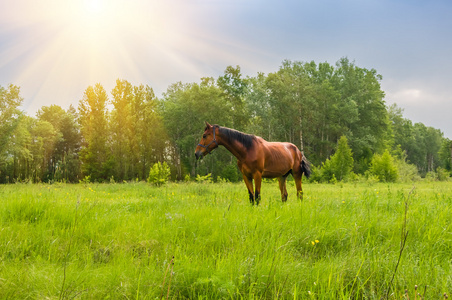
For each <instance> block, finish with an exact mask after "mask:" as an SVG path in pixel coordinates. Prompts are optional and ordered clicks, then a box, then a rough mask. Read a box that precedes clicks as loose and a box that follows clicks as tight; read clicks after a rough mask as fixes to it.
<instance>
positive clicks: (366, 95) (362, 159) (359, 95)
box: [334, 58, 392, 172]
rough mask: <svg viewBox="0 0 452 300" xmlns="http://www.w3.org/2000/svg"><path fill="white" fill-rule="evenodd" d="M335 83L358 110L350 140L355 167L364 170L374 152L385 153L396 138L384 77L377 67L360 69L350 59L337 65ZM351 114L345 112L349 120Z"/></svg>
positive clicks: (345, 100)
mask: <svg viewBox="0 0 452 300" xmlns="http://www.w3.org/2000/svg"><path fill="white" fill-rule="evenodd" d="M336 67H337V69H336V72H335V75H334V77H335V78H334V82H335V86H336V88H337V89H338V91H339V93H340V95H341V102H343V103H345V106H346V107H347V110H349V107H350V108H352V107H353V110H355V112H357V115H356V116H357V118H356V119H354V118H353V116H354V115H355V114H354V113H353V114H350V115H351V116H352V121H346V123H347V127H348V130H349V134H347V136H348V137H349V143H350V147H351V148H352V150H353V153H354V159H355V170H357V171H358V172H363V171H364V170H365V169H366V168H367V166H368V163H369V162H370V160H371V158H372V155H373V154H374V153H381V152H383V151H384V149H387V148H388V147H389V146H390V143H391V141H392V134H391V128H390V126H389V117H388V113H387V110H386V105H385V102H384V100H383V98H384V92H383V91H382V90H381V87H380V81H381V80H382V76H381V75H379V74H377V72H376V70H374V69H371V70H367V69H364V68H359V67H357V66H355V65H354V63H351V62H350V61H349V60H348V59H347V58H342V59H340V60H339V61H338V62H337V64H336ZM348 117H349V114H348V113H347V114H343V118H345V119H347V118H348Z"/></svg>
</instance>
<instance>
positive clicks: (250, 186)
mask: <svg viewBox="0 0 452 300" xmlns="http://www.w3.org/2000/svg"><path fill="white" fill-rule="evenodd" d="M243 181H245V185H246V188H247V189H248V194H249V196H250V203H251V204H253V205H254V193H253V178H252V177H248V176H246V175H245V174H243Z"/></svg>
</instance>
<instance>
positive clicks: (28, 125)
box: [0, 58, 452, 183]
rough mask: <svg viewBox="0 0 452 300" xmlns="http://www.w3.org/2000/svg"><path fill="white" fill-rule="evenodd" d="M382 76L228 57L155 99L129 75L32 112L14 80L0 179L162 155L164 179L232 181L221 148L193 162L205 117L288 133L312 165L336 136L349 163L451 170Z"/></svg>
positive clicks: (111, 172) (4, 101)
mask: <svg viewBox="0 0 452 300" xmlns="http://www.w3.org/2000/svg"><path fill="white" fill-rule="evenodd" d="M381 80H382V76H381V75H379V74H378V73H377V72H376V70H374V69H371V70H368V69H365V68H361V67H358V66H356V65H355V64H354V62H351V61H349V60H348V59H347V58H342V59H340V60H339V61H338V62H337V63H336V64H335V65H331V64H329V63H327V62H325V63H319V64H317V63H315V62H299V61H290V60H285V61H283V62H282V64H281V66H280V68H279V70H277V71H275V72H272V73H269V74H263V73H258V74H257V75H256V76H253V77H250V76H247V77H244V76H243V75H242V74H241V70H240V67H239V66H236V67H232V66H228V67H227V68H226V69H225V71H224V73H223V74H222V75H221V76H219V77H218V78H212V77H205V78H201V79H200V81H199V82H194V83H182V82H177V83H174V84H172V85H170V86H169V87H168V89H167V91H166V92H165V93H163V95H162V97H160V98H158V97H156V96H155V94H154V91H153V89H152V88H151V87H149V86H147V85H146V86H145V85H139V86H133V85H132V84H131V83H130V82H128V81H127V80H119V79H118V80H117V81H116V85H115V87H114V88H113V90H112V91H110V93H108V92H107V91H106V90H105V89H104V87H103V86H102V85H101V84H95V85H94V86H89V87H88V88H87V89H86V90H85V91H84V93H83V96H82V98H81V99H80V101H79V103H78V107H76V108H75V107H73V106H70V107H69V109H67V110H65V109H63V108H61V107H60V106H58V105H51V106H44V107H42V108H41V109H40V110H39V111H38V112H37V114H36V116H35V117H31V116H27V115H26V114H25V113H24V112H23V111H21V110H20V109H19V107H20V105H21V104H22V102H23V98H22V97H21V95H20V88H19V87H18V86H15V85H13V84H10V85H8V86H7V87H1V86H0V143H1V146H0V182H1V183H9V182H27V181H31V182H53V181H64V182H78V181H79V180H90V181H98V182H105V181H107V182H108V181H115V182H118V181H119V182H121V181H124V180H125V181H130V180H144V179H146V178H147V177H148V175H149V171H150V169H151V167H152V166H153V165H154V164H155V163H157V162H167V163H168V165H169V166H170V168H171V177H172V179H173V180H183V179H188V178H193V177H195V176H196V175H206V174H208V173H211V174H212V177H213V178H214V179H215V180H216V179H217V178H219V177H221V178H224V179H228V180H230V181H237V180H240V178H241V176H240V174H239V173H238V170H237V167H236V161H235V159H234V158H233V157H232V156H231V155H230V154H229V153H228V152H227V151H226V150H225V149H222V148H221V147H220V148H219V149H218V150H216V151H215V154H214V155H212V156H214V157H213V158H212V156H210V157H206V158H205V159H204V160H203V162H202V163H199V162H196V161H195V158H194V154H193V153H194V148H195V146H196V144H197V143H198V141H199V139H200V137H201V134H202V131H203V128H204V121H209V122H210V123H211V124H219V125H221V126H226V127H230V128H234V129H237V130H240V131H244V132H247V133H252V134H255V135H259V136H261V137H263V138H264V139H266V140H269V141H288V142H292V143H294V144H296V145H297V146H298V147H299V148H300V149H301V150H302V151H303V152H304V153H305V155H306V156H307V157H308V159H309V160H310V161H311V163H312V164H313V165H314V166H317V167H318V168H319V169H320V168H321V167H322V166H325V163H326V164H329V163H330V162H329V161H330V160H329V158H332V156H333V155H334V154H335V152H336V150H337V149H338V141H339V140H340V139H341V137H346V142H347V146H348V147H349V148H350V150H351V151H350V155H351V156H352V158H353V159H352V160H351V161H352V163H351V164H350V163H349V165H350V168H351V170H352V171H353V172H354V173H356V174H365V173H366V172H367V171H368V170H369V169H370V168H372V159H373V158H374V155H383V154H384V153H386V152H388V153H391V154H392V155H395V156H398V157H399V158H401V159H403V161H404V162H406V163H407V164H411V165H414V166H415V167H416V169H417V171H416V172H418V174H420V175H421V176H425V175H426V174H428V173H429V172H435V171H437V169H438V168H441V170H445V171H446V172H449V173H448V175H450V172H451V170H452V167H451V151H452V148H451V147H452V143H451V141H450V140H449V139H447V138H445V137H444V136H443V133H442V132H441V131H440V130H439V129H435V128H432V127H428V126H425V125H424V124H422V123H415V124H413V123H412V122H411V121H410V120H408V119H406V118H404V117H403V110H402V109H401V108H399V107H397V106H396V105H391V106H389V107H388V106H387V105H386V103H385V101H384V92H383V91H382V90H381V86H380V82H381ZM336 156H337V155H336Z"/></svg>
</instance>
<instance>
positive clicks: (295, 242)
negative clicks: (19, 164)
mask: <svg viewBox="0 0 452 300" xmlns="http://www.w3.org/2000/svg"><path fill="white" fill-rule="evenodd" d="M292 185H293V182H291V183H289V186H288V191H289V200H288V202H287V203H281V201H280V196H279V189H278V184H277V183H265V184H264V185H263V187H262V197H263V198H262V202H261V204H260V205H259V206H257V207H256V206H255V207H252V206H250V204H249V203H248V200H247V199H248V194H247V192H246V190H245V186H244V184H243V183H240V184H228V183H223V184H208V183H206V184H197V183H190V184H182V183H181V184H168V185H166V186H163V187H160V188H157V187H154V186H151V185H148V184H145V183H128V184H77V185H70V184H53V185H42V184H36V185H25V184H17V185H2V186H0V202H1V205H0V222H1V229H0V299H74V298H75V299H160V298H163V299H184V298H185V299H277V298H280V299H382V298H383V299H384V298H385V297H386V295H389V297H388V298H389V299H408V297H409V299H416V298H415V285H417V286H418V288H417V293H419V294H421V295H424V296H425V299H444V296H443V295H444V293H447V294H448V295H449V296H450V294H451V293H452V226H451V219H452V183H450V182H445V183H440V182H434V183H416V184H415V188H414V190H412V188H413V185H412V184H374V185H369V184H356V185H355V184H336V185H326V184H305V185H304V186H303V187H304V191H305V193H304V201H303V202H302V203H300V202H298V201H296V199H295V193H294V191H295V188H294V187H293V186H292ZM410 191H411V193H410ZM406 233H407V238H406V243H405V245H404V247H403V251H402V252H401V248H402V247H401V245H402V244H403V241H404V234H406ZM400 253H402V254H401V256H400V262H399V265H398V268H397V271H396V272H395V268H396V265H397V263H398V260H399V255H400ZM393 275H395V276H394V279H393V281H392V278H393ZM391 282H392V284H391ZM388 289H389V290H388ZM405 289H407V293H408V297H407V293H406V292H405ZM417 299H419V296H417Z"/></svg>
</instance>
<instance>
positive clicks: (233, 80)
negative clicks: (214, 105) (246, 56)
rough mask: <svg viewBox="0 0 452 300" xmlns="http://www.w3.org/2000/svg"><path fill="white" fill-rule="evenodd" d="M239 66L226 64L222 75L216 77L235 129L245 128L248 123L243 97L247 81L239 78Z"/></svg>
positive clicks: (245, 92) (246, 88)
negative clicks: (227, 103)
mask: <svg viewBox="0 0 452 300" xmlns="http://www.w3.org/2000/svg"><path fill="white" fill-rule="evenodd" d="M241 77H242V75H241V73H240V67H239V66H236V67H235V68H234V67H232V66H228V67H227V68H226V70H225V71H224V75H223V76H220V77H219V78H218V79H217V85H218V87H219V88H220V90H222V92H223V95H222V96H223V98H224V99H225V100H226V101H228V102H229V105H230V109H231V111H233V112H234V113H233V114H232V127H234V128H235V129H237V130H242V131H243V130H245V128H246V125H247V124H248V123H249V117H248V115H249V114H248V112H247V109H246V108H247V107H246V104H245V97H246V94H247V90H248V83H247V81H246V80H244V79H242V78H241Z"/></svg>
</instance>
